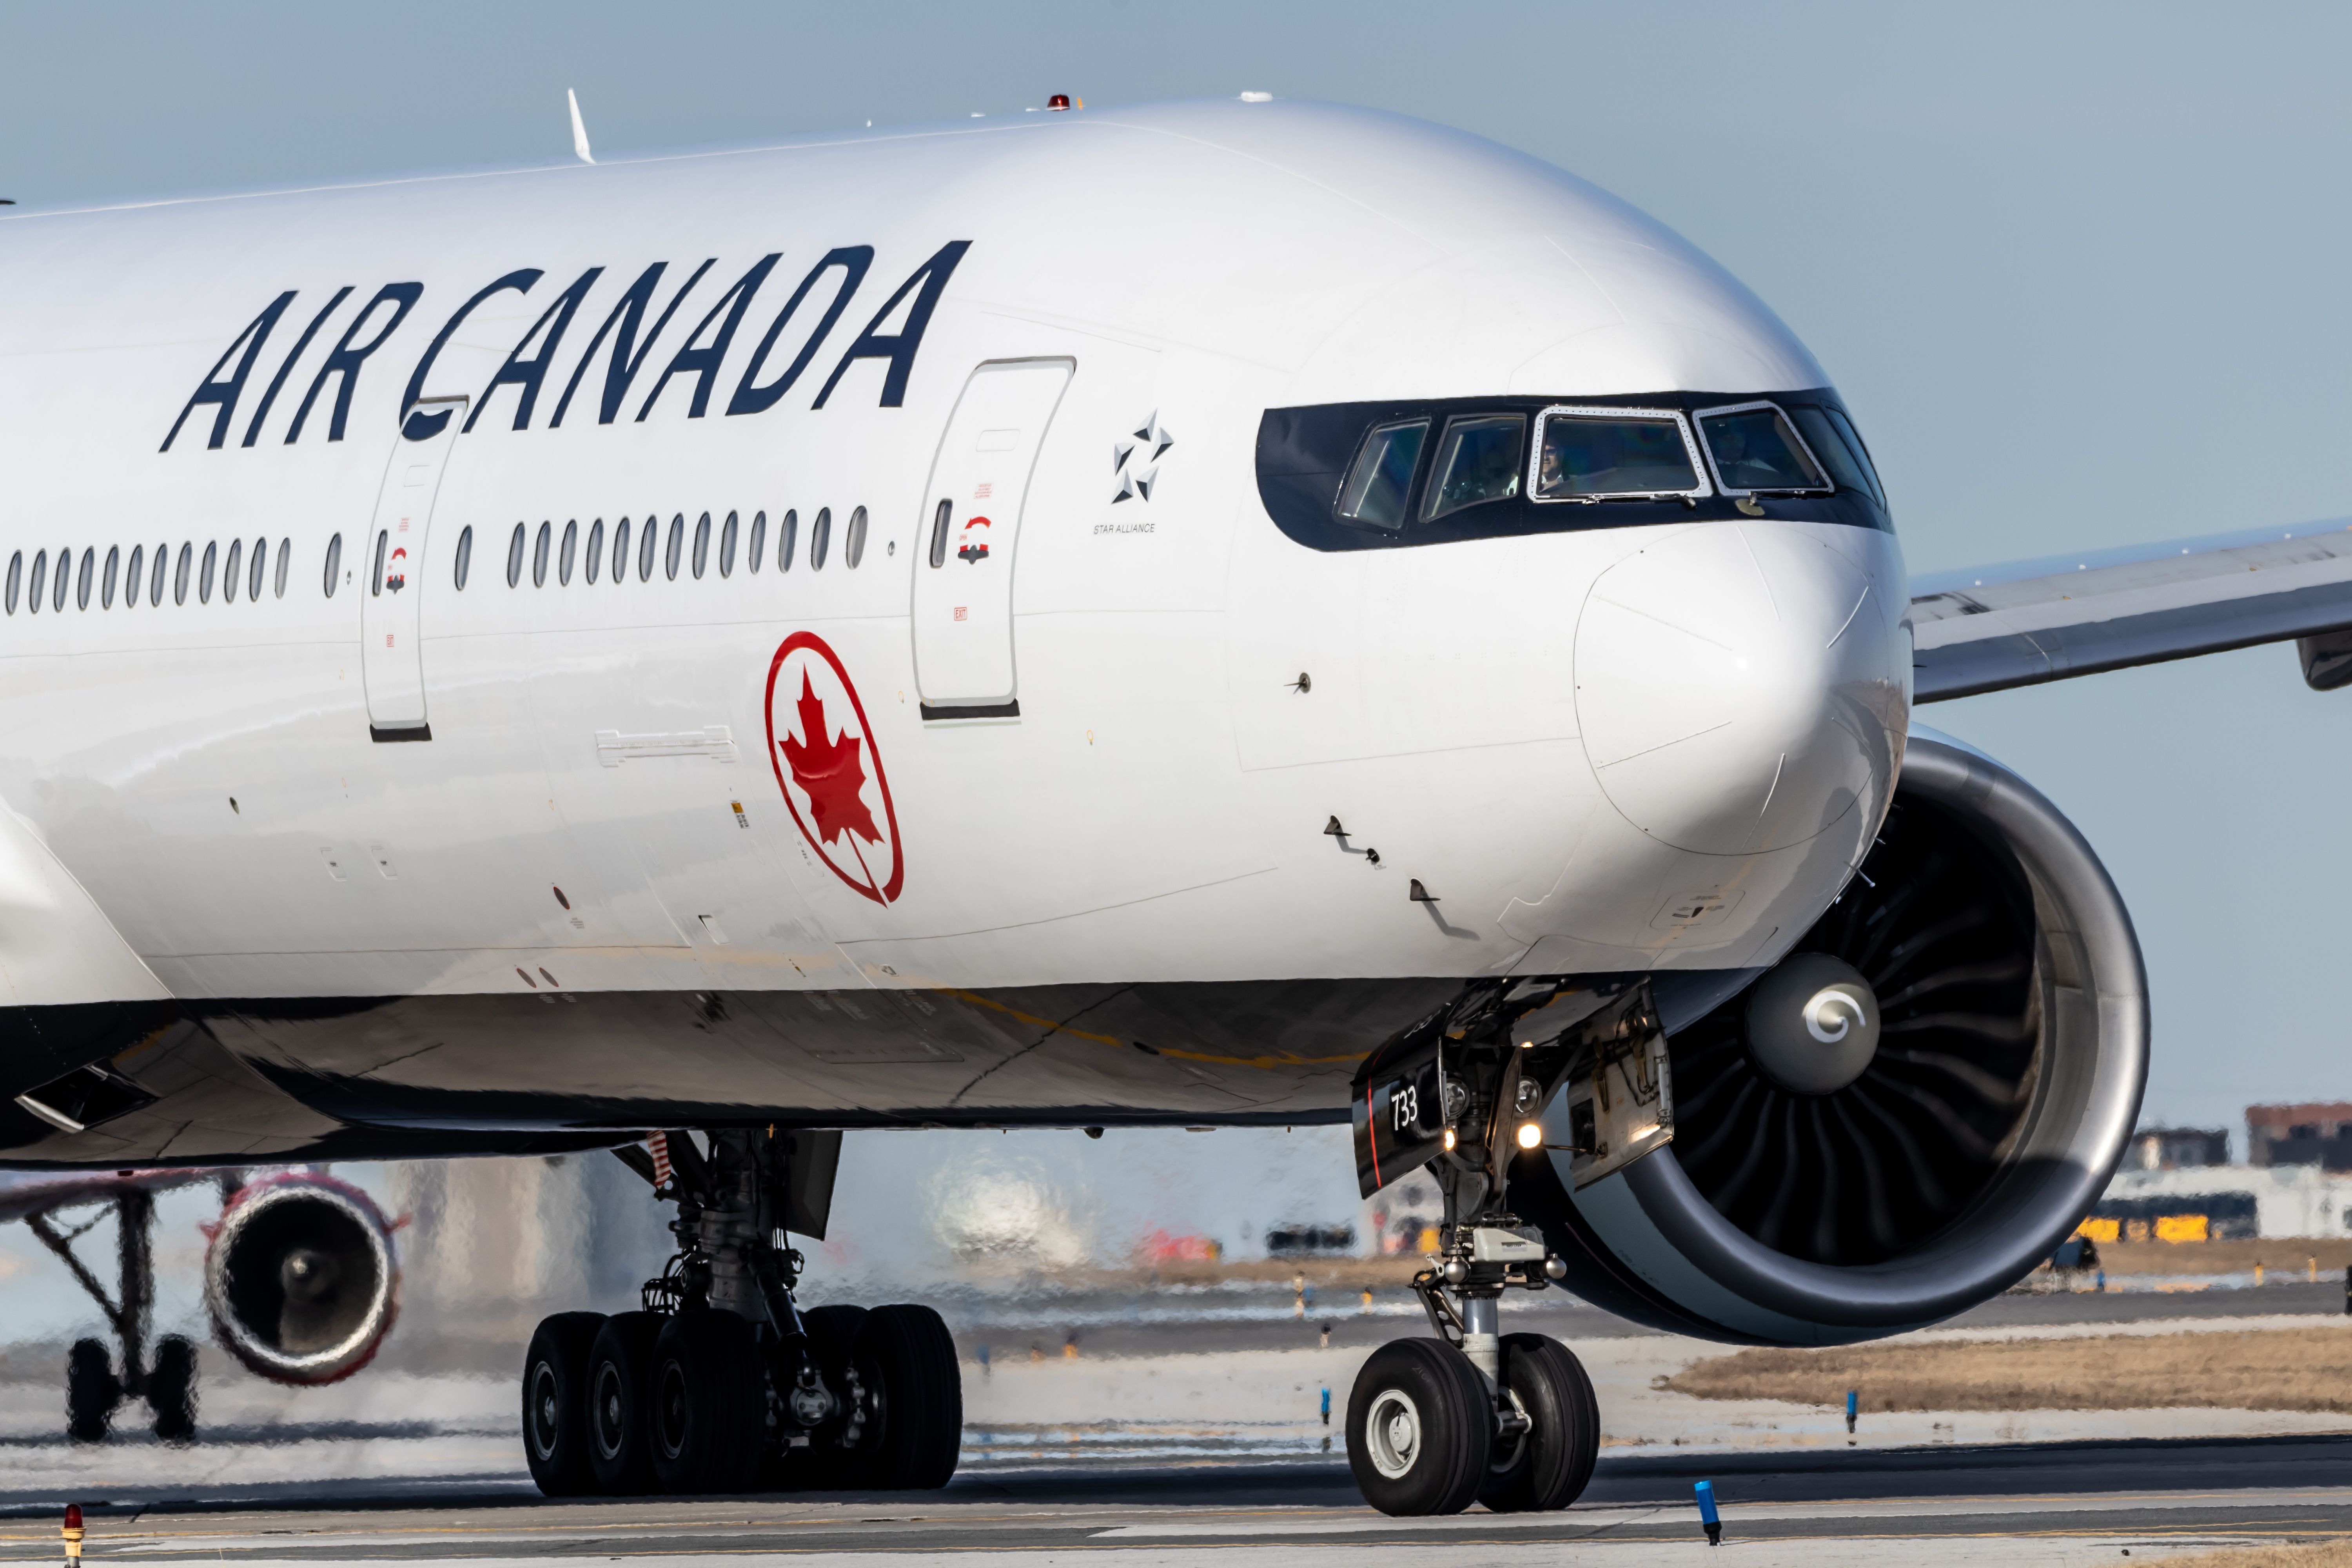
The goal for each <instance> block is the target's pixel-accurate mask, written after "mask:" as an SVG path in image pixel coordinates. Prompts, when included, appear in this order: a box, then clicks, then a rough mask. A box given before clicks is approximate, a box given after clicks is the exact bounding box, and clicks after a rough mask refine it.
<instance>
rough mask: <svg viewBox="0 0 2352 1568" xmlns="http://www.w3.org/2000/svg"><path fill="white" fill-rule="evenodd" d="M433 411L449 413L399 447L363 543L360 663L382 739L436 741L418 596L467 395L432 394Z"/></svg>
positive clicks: (371, 717)
mask: <svg viewBox="0 0 2352 1568" xmlns="http://www.w3.org/2000/svg"><path fill="white" fill-rule="evenodd" d="M418 407H419V408H420V409H422V410H424V411H425V412H427V413H430V412H433V411H435V410H436V409H442V408H446V409H448V410H449V411H450V413H449V417H448V418H446V419H445V420H443V421H442V424H441V428H440V429H439V430H438V431H437V432H436V433H435V434H434V435H432V436H430V437H426V438H425V439H424V440H422V441H411V440H409V439H408V438H407V437H405V436H404V437H401V438H400V441H399V443H398V445H396V446H395V447H394V448H393V454H392V463H391V465H390V466H389V467H388V468H385V469H384V473H383V490H382V491H381V492H380V493H379V494H378V495H377V497H376V503H375V520H374V522H373V525H372V526H371V527H370V528H369V529H368V531H367V537H366V538H365V539H364V540H363V541H362V542H361V545H360V551H361V553H360V561H361V563H362V570H361V571H360V572H359V574H358V576H359V578H360V581H361V585H362V592H361V595H360V670H361V675H362V679H363V680H364V681H365V682H366V686H367V705H368V731H369V733H370V734H372V735H373V736H374V737H375V739H377V740H379V741H429V740H431V739H432V738H433V731H432V729H431V727H430V726H429V725H428V724H427V723H426V722H425V665H424V662H423V659H422V657H421V656H422V653H423V649H422V648H420V647H418V638H417V627H418V625H419V616H418V613H417V611H418V601H419V600H420V599H422V598H423V597H424V593H425V529H426V527H427V525H429V524H430V523H431V522H432V521H433V498H434V497H435V495H436V494H437V493H439V491H440V489H441V472H442V470H443V469H444V468H447V467H448V465H449V449H450V448H451V447H454V446H456V445H457V429H458V426H461V425H463V424H464V423H465V421H464V419H463V418H462V417H461V416H463V415H464V413H465V411H466V399H464V398H462V397H442V398H430V399H427V400H426V401H425V402H424V403H422V404H420V405H418Z"/></svg>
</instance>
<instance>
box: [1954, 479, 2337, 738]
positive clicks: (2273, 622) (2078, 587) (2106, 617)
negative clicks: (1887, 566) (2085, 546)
mask: <svg viewBox="0 0 2352 1568" xmlns="http://www.w3.org/2000/svg"><path fill="white" fill-rule="evenodd" d="M1911 627H1912V647H1913V650H1914V651H1913V655H1912V670H1913V678H1914V685H1913V697H1912V700H1914V701H1915V702H1938V701H1942V700H1945V699H1946V698H1951V697H1973V696H1975V695H1977V694H1978V693H1979V692H1983V691H2005V690H2007V689H2010V688H2011V687H2013V686H2038V685H2040V684H2041V683H2042V682H2043V681H2045V680H2064V679H2068V678H2069V677H2072V676H2077V675H2096V674H2098V673H2100V672H2101V671H2103V670H2109V669H2125V668H2129V667H2131V666H2133V665H2136V664H2160V663H2162V662H2163V661H2165V660H2166V659H2173V658H2192V657H2194V656H2196V655H2198V654H2201V653H2221V652H2225V651H2226V650H2228V649H2230V648H2234V647H2252V646H2253V645H2255V644H2256V643H2270V642H2287V641H2295V642H2298V643H2300V644H2301V645H2302V646H2301V653H2302V657H2303V678H2304V679H2305V680H2306V681H2308V682H2309V683H2310V684H2311V686H2312V688H2313V689H2315V690H2318V691H2332V690H2334V689H2336V688H2337V687H2339V686H2344V685H2347V684H2352V519H2347V518H2336V519H2333V520H2330V521H2326V522H2314V523H2307V524H2305V525H2303V526H2302V527H2299V528H2294V529H2284V530H2283V529H2275V528H2270V529H2263V530H2259V531H2253V532H2249V533H2233V534H2222V535H2217V536H2214V537H2210V538H2205V539H2179V540H2174V541H2172V542H2169V543H2165V544H2149V545H2140V546H2135V547H2133V548H2130V549H2126V550H2111V551H2105V552H2098V553H2095V554H2086V555H2066V556H2057V557H2053V558H2051V559H2049V560H2044V561H2025V562H2019V563H2015V564H2013V565H2009V566H1989V567H1981V568H1979V569H1977V570H1975V571H1967V572H1946V573H1937V574H1932V575H1929V576H1925V577H1916V578H1914V579H1913V580H1912V583H1911Z"/></svg>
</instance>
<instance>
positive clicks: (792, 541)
mask: <svg viewBox="0 0 2352 1568" xmlns="http://www.w3.org/2000/svg"><path fill="white" fill-rule="evenodd" d="M800 538H801V514H800V513H799V512H798V511H797V510H788V511H786V512H785V513H784V521H782V522H780V523H778V524H776V570H777V571H779V572H789V571H791V570H792V569H793V546H795V545H797V544H798V543H799V542H800Z"/></svg>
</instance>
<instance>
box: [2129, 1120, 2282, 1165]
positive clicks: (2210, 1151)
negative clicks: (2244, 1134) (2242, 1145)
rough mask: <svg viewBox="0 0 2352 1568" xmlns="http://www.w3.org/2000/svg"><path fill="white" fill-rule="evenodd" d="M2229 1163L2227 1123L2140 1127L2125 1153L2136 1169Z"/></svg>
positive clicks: (2133, 1135) (2130, 1163) (2228, 1131)
mask: <svg viewBox="0 0 2352 1568" xmlns="http://www.w3.org/2000/svg"><path fill="white" fill-rule="evenodd" d="M2124 1163H2125V1165H2126V1166H2127V1167H2129V1168H2130V1169H2132V1170H2135V1171H2184V1170H2190V1169H2194V1168H2195V1167H2197V1166H2200V1165H2226V1164H2228V1163H2230V1130H2229V1129H2228V1128H2226V1127H2214V1128H2205V1127H2143V1128H2141V1129H2140V1130H2139V1131H2137V1132H2135V1133H2133V1134H2132V1142H2131V1152H2130V1153H2128V1154H2126V1155H2125V1156H2124ZM2256 1163H2260V1162H2259V1161H2257V1162H2256Z"/></svg>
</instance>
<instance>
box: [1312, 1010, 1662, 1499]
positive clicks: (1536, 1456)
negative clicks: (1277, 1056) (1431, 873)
mask: <svg viewBox="0 0 2352 1568" xmlns="http://www.w3.org/2000/svg"><path fill="white" fill-rule="evenodd" d="M1663 1042H1664V1037H1663V1035H1662V1034H1661V1033H1660V1032H1659V1029H1658V1025H1657V1018H1656V1014H1655V1012H1654V1009H1653V1008H1652V1006H1651V1005H1650V1001H1649V997H1648V994H1647V992H1646V990H1644V989H1643V988H1641V987H1638V986H1636V987H1628V988H1622V989H1615V990H1601V989H1593V988H1590V987H1571V986H1570V984H1567V983H1565V982H1552V981H1546V980H1535V981H1518V982H1507V983H1499V984H1490V985H1484V986H1477V987H1473V988H1472V989H1471V990H1469V991H1467V992H1465V994H1463V995H1462V996H1461V997H1459V998H1457V999H1456V1000H1455V1001H1454V1002H1453V1003H1451V1004H1449V1005H1447V1006H1445V1007H1444V1008H1442V1009H1440V1010H1439V1011H1438V1012H1437V1013H1435V1014H1433V1016H1430V1017H1428V1018H1425V1019H1423V1020H1422V1022H1421V1023H1419V1024H1417V1025H1415V1026H1413V1027H1412V1028H1410V1029H1408V1030H1406V1031H1405V1032H1404V1033H1403V1034H1402V1035H1400V1036H1399V1037H1397V1038H1396V1039H1394V1040H1392V1041H1391V1042H1390V1043H1389V1044H1388V1045H1387V1046H1385V1047H1382V1048H1381V1050H1379V1051H1377V1052H1375V1053H1374V1054H1373V1055H1372V1057H1371V1058H1370V1060H1369V1061H1368V1062H1367V1063H1366V1064H1365V1067H1364V1069H1363V1071H1362V1072H1361V1073H1360V1075H1359V1077H1358V1079H1357V1082H1356V1099H1355V1125H1356V1163H1357V1174H1358V1178H1359V1183H1360V1187H1361V1189H1362V1191H1363V1193H1364V1194H1365V1195H1366V1196H1367V1197H1369V1196H1370V1195H1371V1194H1373V1193H1374V1192H1376V1191H1378V1190H1379V1189H1380V1188H1381V1187H1382V1186H1384V1185H1386V1184H1388V1183H1390V1182H1392V1181H1395V1180H1396V1179H1397V1178H1398V1177H1400V1176H1402V1175H1404V1174H1406V1173H1408V1172H1410V1171H1412V1170H1413V1169H1415V1168H1417V1167H1420V1166H1423V1165H1426V1166H1427V1167H1428V1168H1429V1170H1430V1172H1431V1173H1433V1175H1434V1176H1435V1177H1436V1178H1437V1182H1438V1186H1439V1189H1440V1190H1441V1191H1442V1192H1443V1193H1444V1198H1445V1213H1444V1224H1443V1226H1441V1228H1440V1230H1439V1233H1438V1234H1439V1241H1440V1246H1439V1249H1438V1255H1437V1258H1436V1260H1435V1261H1434V1262H1433V1264H1432V1266H1431V1267H1430V1268H1425V1269H1423V1271H1422V1272H1421V1274H1420V1275H1419V1276H1418V1277H1416V1278H1415V1279H1414V1280H1413V1289H1414V1291H1415V1292H1416V1293H1417V1294H1418V1295H1419V1296H1420V1298H1421V1302H1422V1306H1423V1310H1426V1311H1427V1312H1428V1314H1429V1322H1430V1327H1431V1328H1432V1329H1433V1331H1435V1333H1436V1335H1437V1338H1436V1339H1434V1340H1399V1341H1396V1342H1391V1343H1390V1344H1388V1345H1386V1346H1384V1347H1382V1348H1381V1350H1380V1351H1378V1352H1374V1353H1373V1354H1372V1355H1371V1356H1370V1358H1369V1359H1368V1360H1366V1362H1365V1363H1364V1365H1363V1368H1362V1370H1361V1371H1360V1373H1358V1374H1357V1378H1356V1385H1355V1389H1354V1392H1353V1393H1352V1394H1350V1395H1349V1401H1348V1463H1349V1468H1350V1469H1352V1470H1353V1471H1354V1473H1355V1477H1356V1481H1357V1484H1358V1485H1359V1486H1360V1487H1361V1488H1362V1489H1363V1492H1364V1497H1365V1500H1367V1501H1369V1502H1370V1503H1371V1505H1372V1506H1373V1507H1374V1508H1377V1509H1379V1510H1381V1511H1382V1512H1383V1513H1390V1514H1401V1515H1402V1514H1440V1513H1458V1512H1460V1511H1461V1510H1463V1509H1465V1508H1467V1507H1469V1506H1470V1504H1471V1503H1472V1502H1474V1501H1477V1502H1483V1503H1485V1504H1486V1506H1487V1507H1488V1508H1490V1509H1493V1510H1496V1511H1498V1512H1500V1511H1519V1510H1540V1509H1557V1508H1565V1507H1567V1506H1568V1505H1569V1504H1570V1503H1571V1502H1573V1501H1574V1500H1576V1498H1577V1497H1578V1495H1579V1494H1580V1493H1581V1492H1582V1491H1583V1489H1584V1487H1585V1484H1586V1483H1587V1482H1588V1481H1590V1480H1591V1477H1592V1467H1593V1461H1594V1460H1595V1458H1598V1456H1599V1454H1600V1448H1601V1416H1600V1410H1599V1407H1598V1405H1596V1403H1595V1401H1594V1399H1593V1395H1592V1384H1591V1380H1590V1379H1589V1378H1588V1377H1586V1375H1585V1373H1584V1369H1583V1367H1582V1366H1581V1365H1580V1364H1579V1363H1578V1362H1577V1359H1576V1356H1575V1355H1574V1353H1573V1352H1570V1350H1569V1348H1568V1347H1567V1346H1566V1345H1563V1344H1561V1343H1560V1342H1559V1341H1557V1340H1552V1339H1548V1338H1546V1337H1544V1336H1543V1335H1541V1334H1506V1333H1503V1332H1502V1331H1501V1322H1500V1318H1501V1303H1502V1297H1503V1293H1504V1292H1505V1291H1506V1290H1510V1289H1528V1290H1540V1289H1545V1288H1546V1287H1547V1286H1548V1285H1549V1282H1550V1281H1551V1280H1554V1279H1559V1278H1560V1276H1561V1275H1562V1274H1564V1273H1565V1272H1566V1268H1565V1267H1564V1266H1563V1265H1562V1264H1561V1263H1560V1261H1559V1259H1557V1258H1551V1257H1549V1256H1548V1255H1547V1253H1546V1250H1545V1247H1544V1243H1543V1241H1542V1240H1541V1239H1540V1233H1538V1232H1537V1231H1535V1230H1533V1229H1532V1227H1528V1228H1523V1227H1521V1226H1520V1224H1519V1222H1518V1219H1517V1216H1516V1215H1513V1214H1511V1212H1510V1211H1509V1209H1508V1208H1507V1206H1506V1205H1505V1201H1504V1200H1505V1197H1506V1194H1507V1190H1508V1187H1509V1181H1510V1167H1511V1164H1512V1162H1513V1161H1514V1160H1515V1159H1519V1158H1533V1159H1542V1158H1545V1157H1546V1156H1547V1154H1548V1153H1549V1152H1566V1153H1568V1154H1570V1156H1571V1158H1572V1160H1573V1161H1575V1162H1576V1163H1578V1165H1579V1166H1580V1167H1581V1168H1583V1169H1587V1170H1590V1169H1595V1168H1599V1167H1601V1166H1606V1167H1607V1168H1609V1169H1614V1168H1616V1167H1617V1166H1619V1165H1622V1164H1623V1163H1626V1162H1628V1161H1630V1160H1633V1159H1635V1158H1638V1157H1639V1156H1640V1155H1642V1154H1643V1153H1647V1152H1649V1151H1650V1150H1652V1149H1654V1148H1655V1147H1657V1146H1658V1145H1659V1144H1660V1143H1662V1142H1665V1141H1666V1140H1667V1139H1668V1138H1670V1137H1671V1136H1672V1135H1673V1120H1674V1118H1673V1101H1672V1093H1671V1089H1669V1088H1668V1086H1667V1080H1666V1079H1665V1077H1664V1068H1663V1065H1662V1064H1663V1060H1664V1054H1663ZM1564 1087H1565V1088H1567V1089H1569V1092H1568V1093H1567V1094H1566V1095H1565V1096H1562V1095H1561V1093H1560V1091H1561V1089H1563V1088H1564ZM1556 1098H1557V1099H1559V1101H1560V1104H1559V1109H1558V1110H1554V1109H1553V1107H1554V1101H1555V1099H1556ZM1548 1114H1549V1115H1551V1116H1553V1117H1555V1118H1556V1119H1557V1121H1559V1125H1558V1126H1553V1125H1549V1124H1548V1122H1547V1120H1546V1118H1547V1115H1548Z"/></svg>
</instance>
